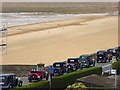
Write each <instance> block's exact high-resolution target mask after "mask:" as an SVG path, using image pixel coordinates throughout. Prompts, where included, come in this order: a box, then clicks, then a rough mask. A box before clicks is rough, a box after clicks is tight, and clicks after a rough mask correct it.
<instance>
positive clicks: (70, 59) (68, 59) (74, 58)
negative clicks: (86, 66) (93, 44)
mask: <svg viewBox="0 0 120 90" xmlns="http://www.w3.org/2000/svg"><path fill="white" fill-rule="evenodd" d="M71 59H73V60H74V59H79V58H68V60H71Z"/></svg>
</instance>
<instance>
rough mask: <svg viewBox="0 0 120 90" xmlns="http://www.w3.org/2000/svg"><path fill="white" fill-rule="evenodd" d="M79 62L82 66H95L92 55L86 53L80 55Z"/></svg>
mask: <svg viewBox="0 0 120 90" xmlns="http://www.w3.org/2000/svg"><path fill="white" fill-rule="evenodd" d="M79 62H80V63H82V67H84V68H86V67H90V66H91V65H92V66H95V59H94V57H93V56H92V55H88V54H83V55H80V57H79Z"/></svg>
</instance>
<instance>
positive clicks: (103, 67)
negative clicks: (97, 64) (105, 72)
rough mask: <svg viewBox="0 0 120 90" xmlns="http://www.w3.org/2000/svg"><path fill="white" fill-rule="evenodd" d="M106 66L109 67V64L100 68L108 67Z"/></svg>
mask: <svg viewBox="0 0 120 90" xmlns="http://www.w3.org/2000/svg"><path fill="white" fill-rule="evenodd" d="M108 66H111V64H108V65H105V66H102V68H105V67H108Z"/></svg>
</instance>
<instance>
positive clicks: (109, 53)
mask: <svg viewBox="0 0 120 90" xmlns="http://www.w3.org/2000/svg"><path fill="white" fill-rule="evenodd" d="M107 56H108V60H109V61H110V60H112V58H113V57H114V58H115V59H117V56H118V48H110V49H108V50H107Z"/></svg>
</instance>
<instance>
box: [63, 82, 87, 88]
mask: <svg viewBox="0 0 120 90" xmlns="http://www.w3.org/2000/svg"><path fill="white" fill-rule="evenodd" d="M75 89H77V90H83V89H84V90H88V89H87V87H86V86H85V85H84V84H83V83H80V82H79V83H74V84H72V85H69V86H68V87H67V88H66V89H65V90H75Z"/></svg>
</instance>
